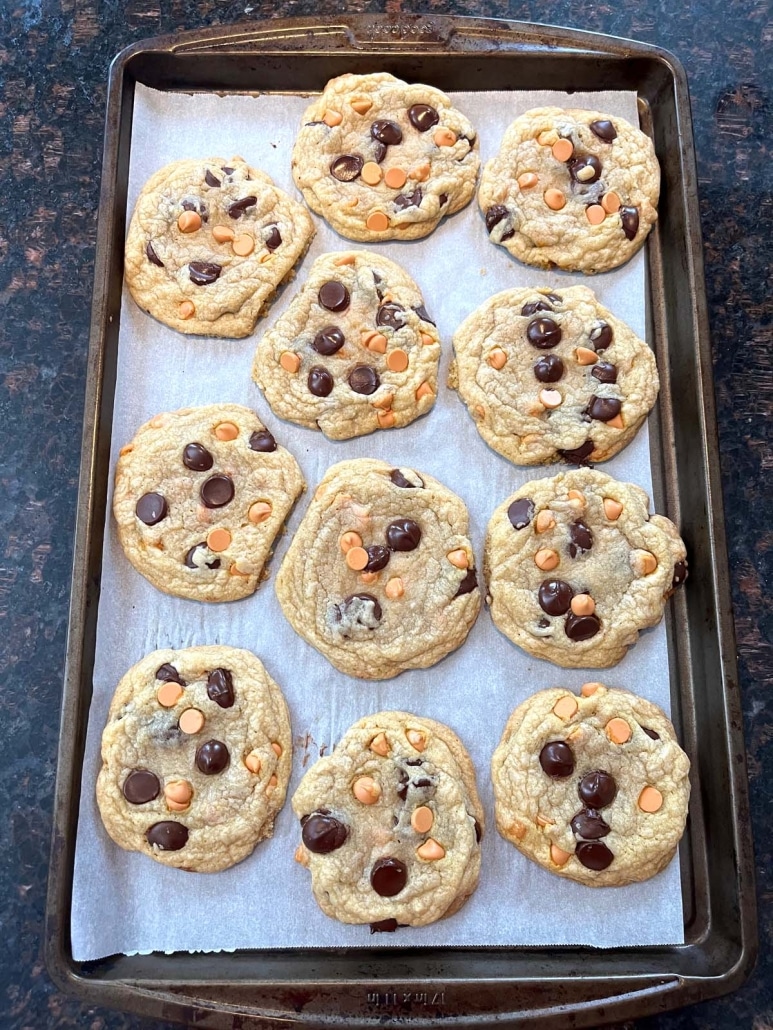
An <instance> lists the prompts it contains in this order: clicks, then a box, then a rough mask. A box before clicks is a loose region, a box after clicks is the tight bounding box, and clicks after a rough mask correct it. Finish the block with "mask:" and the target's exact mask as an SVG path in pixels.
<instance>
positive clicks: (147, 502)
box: [134, 494, 169, 526]
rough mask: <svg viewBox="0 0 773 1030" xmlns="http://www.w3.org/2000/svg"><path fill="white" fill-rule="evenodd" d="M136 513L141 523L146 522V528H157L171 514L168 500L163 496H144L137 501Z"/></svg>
mask: <svg viewBox="0 0 773 1030" xmlns="http://www.w3.org/2000/svg"><path fill="white" fill-rule="evenodd" d="M134 511H135V513H136V515H137V518H138V519H139V520H140V522H144V523H145V525H146V526H155V525H156V523H157V522H161V521H162V519H165V518H166V516H167V515H168V513H169V509H168V508H167V506H166V499H165V498H163V497H162V496H161V494H143V495H142V497H140V499H139V500H138V501H137V507H136V508H135V509H134Z"/></svg>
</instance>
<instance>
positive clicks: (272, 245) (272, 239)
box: [263, 225, 282, 254]
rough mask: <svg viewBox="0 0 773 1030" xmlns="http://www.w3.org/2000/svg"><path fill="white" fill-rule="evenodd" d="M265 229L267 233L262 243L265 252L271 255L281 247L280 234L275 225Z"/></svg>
mask: <svg viewBox="0 0 773 1030" xmlns="http://www.w3.org/2000/svg"><path fill="white" fill-rule="evenodd" d="M266 228H267V229H268V231H269V232H268V236H266V238H265V240H264V241H263V242H264V243H265V244H266V250H267V251H269V253H271V254H273V253H274V251H275V250H277V249H278V248H279V247H281V246H282V234H281V233H280V231H279V228H278V227H277V226H276V225H269V226H266Z"/></svg>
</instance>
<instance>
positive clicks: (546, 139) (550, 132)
mask: <svg viewBox="0 0 773 1030" xmlns="http://www.w3.org/2000/svg"><path fill="white" fill-rule="evenodd" d="M557 139H558V133H557V132H556V130H555V129H545V130H544V132H541V133H540V134H539V136H537V142H538V143H539V145H540V146H541V147H552V146H553V144H554V143H555V142H556V140H557Z"/></svg>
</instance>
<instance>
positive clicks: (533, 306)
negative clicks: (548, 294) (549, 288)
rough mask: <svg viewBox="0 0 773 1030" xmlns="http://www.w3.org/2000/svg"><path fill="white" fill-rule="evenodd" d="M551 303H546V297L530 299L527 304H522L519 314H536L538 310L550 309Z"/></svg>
mask: <svg viewBox="0 0 773 1030" xmlns="http://www.w3.org/2000/svg"><path fill="white" fill-rule="evenodd" d="M552 310H553V305H552V304H550V303H548V300H547V298H545V299H542V300H530V301H529V303H528V304H524V305H523V307H522V308H521V314H522V315H523V316H524V317H527V318H528V316H529V315H536V314H537V312H538V311H552Z"/></svg>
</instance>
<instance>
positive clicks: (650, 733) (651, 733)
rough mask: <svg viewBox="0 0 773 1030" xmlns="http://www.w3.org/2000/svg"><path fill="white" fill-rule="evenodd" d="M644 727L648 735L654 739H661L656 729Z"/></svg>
mask: <svg viewBox="0 0 773 1030" xmlns="http://www.w3.org/2000/svg"><path fill="white" fill-rule="evenodd" d="M642 729H643V730H644V732H645V733H646V734H647V736H648V737H651V738H652V739H653V740H660V734H659V733H656V732H655V731H654V730H651V729H650V728H649V727H648V726H642Z"/></svg>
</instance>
